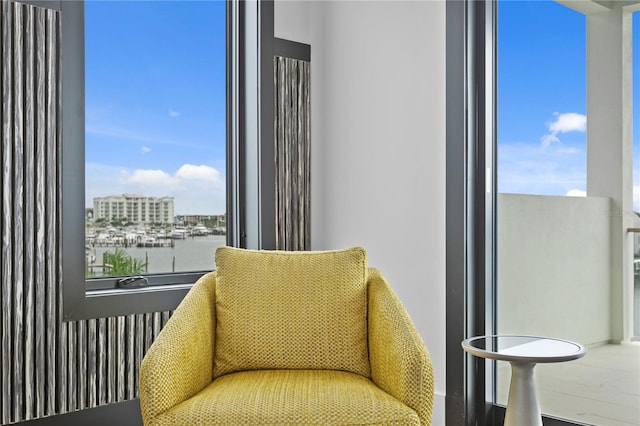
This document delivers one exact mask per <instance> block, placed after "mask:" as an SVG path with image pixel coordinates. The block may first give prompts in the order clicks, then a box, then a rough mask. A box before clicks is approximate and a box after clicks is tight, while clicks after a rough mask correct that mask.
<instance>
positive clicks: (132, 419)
mask: <svg viewBox="0 0 640 426" xmlns="http://www.w3.org/2000/svg"><path fill="white" fill-rule="evenodd" d="M18 424H19V425H24V426H87V425H91V426H114V425H118V426H142V415H141V414H140V400H138V399H132V400H130V401H124V402H118V403H115V404H109V405H102V406H100V407H95V408H88V409H86V410H78V411H74V412H71V413H65V414H60V415H57V416H49V417H42V418H40V419H35V420H29V421H26V422H21V423H18Z"/></svg>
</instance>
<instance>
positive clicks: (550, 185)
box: [497, 142, 587, 195]
mask: <svg viewBox="0 0 640 426" xmlns="http://www.w3.org/2000/svg"><path fill="white" fill-rule="evenodd" d="M561 148H562V147H560V146H555V145H554V146H550V147H548V148H546V149H545V148H541V147H540V146H538V145H535V144H531V143H522V142H520V143H501V144H500V145H499V146H498V169H497V171H498V191H499V192H510V193H516V194H536V195H566V194H567V192H569V191H570V190H572V189H576V188H584V187H586V182H587V170H586V169H587V161H586V160H587V159H586V154H585V152H584V150H578V152H577V153H575V154H571V155H568V154H567V153H565V152H563V149H561Z"/></svg>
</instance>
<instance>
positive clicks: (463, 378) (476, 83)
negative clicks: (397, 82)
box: [445, 0, 580, 426]
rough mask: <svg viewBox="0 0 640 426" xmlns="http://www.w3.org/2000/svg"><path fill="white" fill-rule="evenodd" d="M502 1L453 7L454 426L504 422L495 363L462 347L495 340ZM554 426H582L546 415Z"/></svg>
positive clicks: (450, 264)
mask: <svg viewBox="0 0 640 426" xmlns="http://www.w3.org/2000/svg"><path fill="white" fill-rule="evenodd" d="M497 1H498V0H463V1H447V5H446V22H447V33H446V52H447V55H446V56H447V59H446V68H447V70H448V71H447V79H446V92H447V105H446V144H447V150H446V163H447V171H446V178H447V179H446V181H447V188H446V211H447V224H446V292H447V300H446V324H447V326H446V354H447V366H446V388H447V393H446V397H445V417H446V421H447V425H451V426H463V425H464V426H467V425H469V426H471V425H476V424H486V425H490V426H498V425H502V424H503V423H504V417H505V411H506V410H505V407H504V406H501V405H498V404H496V402H495V400H496V398H495V396H496V395H495V392H496V390H495V374H496V373H495V361H489V360H485V359H481V358H477V357H474V356H472V355H470V354H467V353H465V352H464V351H463V350H462V347H461V342H462V340H464V339H466V338H468V337H473V336H477V335H483V334H495V324H496V312H495V300H496V299H495V292H496V288H495V284H496V279H495V270H496V265H495V259H496V243H495V242H496V200H497V181H496V176H497V175H496V167H495V165H496V164H497V163H496V143H497V139H496V132H495V129H496V99H497V97H496V95H497V93H496V86H497V84H496V83H497V73H496V70H497V63H496V52H497V46H496V43H497V34H498V28H497V7H498V5H497ZM542 417H543V421H544V424H545V425H547V426H561V425H562V426H565V425H575V424H580V423H578V422H574V421H571V420H568V419H558V418H554V417H549V416H547V415H545V414H543V416H542Z"/></svg>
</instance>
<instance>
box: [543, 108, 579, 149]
mask: <svg viewBox="0 0 640 426" xmlns="http://www.w3.org/2000/svg"><path fill="white" fill-rule="evenodd" d="M554 116H555V121H552V122H550V123H547V128H548V129H549V133H547V134H546V135H544V136H542V137H541V138H540V143H541V145H542V147H543V148H547V147H548V146H549V145H551V144H552V143H560V139H559V138H558V134H559V133H569V132H585V131H586V130H587V116H586V115H584V114H579V113H576V112H565V113H562V114H560V113H557V112H556V113H554Z"/></svg>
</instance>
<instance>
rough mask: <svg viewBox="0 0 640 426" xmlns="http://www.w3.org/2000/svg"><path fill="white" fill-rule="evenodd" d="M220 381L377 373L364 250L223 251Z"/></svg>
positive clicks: (219, 254)
mask: <svg viewBox="0 0 640 426" xmlns="http://www.w3.org/2000/svg"><path fill="white" fill-rule="evenodd" d="M216 268H217V270H216V277H217V284H216V315H217V318H218V322H217V325H216V350H215V359H214V366H213V376H214V378H216V377H219V376H221V375H223V374H228V373H232V372H236V371H245V370H264V369H297V370H308V369H321V370H342V371H350V372H352V373H358V374H361V375H363V376H369V356H368V350H367V291H366V285H367V278H366V275H367V270H366V253H365V251H364V249H362V248H351V249H346V250H336V251H323V252H281V251H267V250H263V251H256V250H241V249H236V248H231V247H220V248H218V249H217V250H216Z"/></svg>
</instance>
